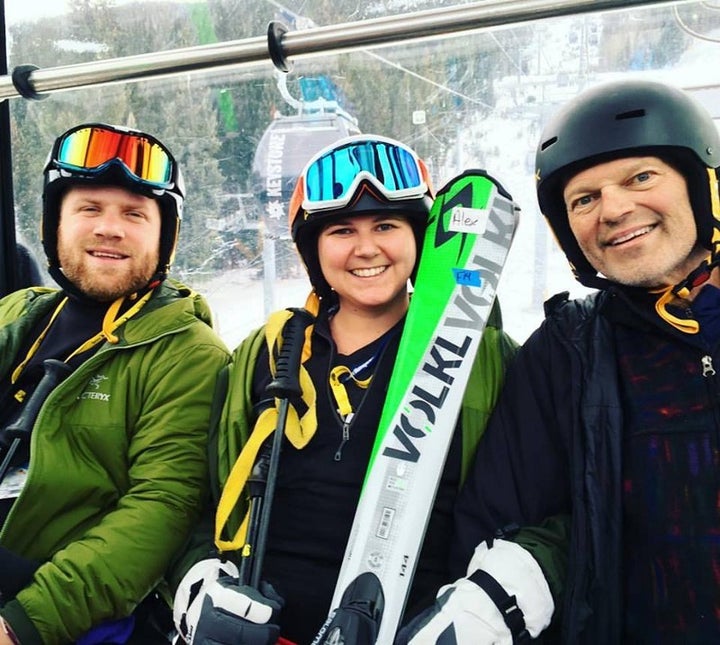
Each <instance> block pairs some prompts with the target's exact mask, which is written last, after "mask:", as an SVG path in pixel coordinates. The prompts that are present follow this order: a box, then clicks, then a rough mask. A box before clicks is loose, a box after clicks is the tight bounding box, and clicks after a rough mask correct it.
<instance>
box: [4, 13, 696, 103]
mask: <svg viewBox="0 0 720 645" xmlns="http://www.w3.org/2000/svg"><path fill="white" fill-rule="evenodd" d="M688 1H689V0H485V1H483V2H475V3H471V4H466V5H458V6H454V7H447V8H439V9H430V10H426V11H418V12H412V13H406V14H400V15H395V16H386V17H382V18H376V19H371V20H363V21H357V22H348V23H342V24H337V25H328V26H323V27H316V28H312V29H306V30H302V31H293V32H287V33H285V31H284V30H283V29H282V28H280V29H277V26H278V25H277V23H275V26H276V29H272V28H269V29H268V35H267V37H253V38H247V39H243V40H235V41H228V42H223V43H215V44H211V45H199V46H195V47H185V48H182V49H172V50H167V51H161V52H152V53H149V54H140V55H135V56H125V57H122V58H110V59H105V60H100V61H91V62H86V63H77V64H74V65H62V66H59V67H51V68H46V69H37V68H35V67H33V66H30V65H22V66H19V67H17V68H15V69H14V70H13V73H12V74H8V75H4V76H0V101H2V100H4V99H8V98H15V97H18V96H24V97H25V98H30V99H39V98H42V97H43V96H44V95H47V94H49V93H53V92H60V91H63V90H71V89H77V88H81V87H89V86H99V85H106V84H109V83H124V82H132V81H140V80H144V79H150V78H159V77H162V76H171V75H177V74H184V73H190V72H198V71H201V70H208V69H219V68H232V69H237V68H245V67H251V66H257V65H267V64H268V63H269V62H270V61H271V60H272V61H273V62H274V64H275V65H276V67H278V68H280V69H284V70H287V68H288V67H289V61H290V60H300V59H304V58H309V57H311V56H327V55H328V54H334V53H339V52H346V51H352V50H358V49H367V48H371V47H378V46H382V45H389V44H392V43H396V42H407V41H411V40H413V41H415V40H421V39H428V38H435V37H440V36H444V35H448V34H453V33H461V32H469V31H477V30H481V29H485V28H488V27H495V26H500V25H505V24H512V23H518V22H527V21H534V20H539V19H544V18H552V17H557V16H566V15H571V14H572V15H576V14H582V13H590V12H593V13H594V12H599V11H604V10H611V9H630V8H634V7H639V6H645V5H659V4H684V3H686V2H688ZM271 27H272V23H271ZM271 53H272V57H271Z"/></svg>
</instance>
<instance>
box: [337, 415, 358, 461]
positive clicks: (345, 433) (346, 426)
mask: <svg viewBox="0 0 720 645" xmlns="http://www.w3.org/2000/svg"><path fill="white" fill-rule="evenodd" d="M354 416H355V413H354V412H348V414H347V416H346V417H345V418H344V419H343V427H342V441H341V442H340V445H339V446H338V449H337V451H336V452H335V461H340V460H341V459H342V451H343V448H344V447H345V444H346V443H347V442H348V441H350V423H351V422H352V419H353V417H354Z"/></svg>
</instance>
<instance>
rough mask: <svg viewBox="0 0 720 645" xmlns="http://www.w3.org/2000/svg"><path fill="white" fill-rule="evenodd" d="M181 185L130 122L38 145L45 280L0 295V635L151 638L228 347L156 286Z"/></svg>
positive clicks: (177, 290)
mask: <svg viewBox="0 0 720 645" xmlns="http://www.w3.org/2000/svg"><path fill="white" fill-rule="evenodd" d="M183 197H184V186H183V182H182V177H181V174H180V170H179V168H178V167H177V164H176V162H175V159H174V157H173V156H172V155H171V154H170V152H169V150H168V149H167V148H166V147H165V146H164V145H163V144H162V143H161V142H160V141H158V140H157V139H155V138H154V137H152V136H150V135H147V134H145V133H143V132H139V131H136V130H131V129H128V128H123V127H118V126H109V125H105V124H99V123H91V124H82V125H79V126H77V127H75V128H72V129H71V130H68V131H67V132H65V133H64V134H63V135H61V136H60V137H59V138H58V139H57V140H56V141H55V144H54V146H53V149H52V151H51V153H50V156H49V159H48V162H47V165H46V167H45V174H44V191H43V220H42V233H43V246H44V249H45V252H46V255H47V259H48V270H49V272H50V275H51V276H52V277H53V278H54V280H55V281H56V282H57V283H58V284H59V285H60V287H61V288H60V289H59V290H58V289H39V288H30V289H24V290H20V291H17V292H15V293H13V294H11V295H9V296H7V297H6V298H5V299H3V300H2V301H0V402H1V403H0V529H1V530H0V572H2V573H0V645H7V644H8V643H17V642H21V643H23V645H27V644H33V643H37V644H40V643H81V644H82V645H93V644H94V643H143V644H145V643H160V642H163V638H164V637H165V636H166V635H165V634H161V633H159V632H157V633H153V632H151V631H150V628H149V626H148V621H149V612H150V609H151V607H152V608H153V610H154V609H155V607H156V606H159V607H161V606H162V602H164V599H169V595H168V591H169V590H168V589H167V585H166V584H165V583H164V582H163V576H164V574H165V572H166V569H167V568H168V565H169V563H170V561H171V559H172V558H173V556H174V555H175V554H176V552H178V551H179V550H180V548H181V547H182V546H184V542H185V540H186V538H187V536H188V534H189V531H190V529H191V527H192V525H193V523H194V522H195V521H196V518H197V516H198V514H199V507H200V503H201V500H202V498H203V492H204V490H205V489H206V485H205V480H206V474H207V460H206V440H207V427H208V425H209V417H210V404H211V399H212V392H213V388H214V383H215V379H216V375H217V373H218V372H219V370H220V369H221V368H222V367H223V366H224V365H225V364H226V363H227V360H228V358H229V355H228V351H227V349H226V348H225V346H224V345H223V343H222V341H220V339H219V338H218V337H217V336H216V334H215V333H214V332H213V331H212V329H211V327H210V311H209V308H208V307H207V305H206V303H205V302H204V301H203V300H202V299H201V298H200V297H199V296H198V295H197V294H195V293H193V292H192V291H191V290H190V289H188V288H186V287H184V286H182V285H180V284H178V283H175V282H172V281H170V280H166V277H167V272H168V269H169V267H170V263H171V261H172V256H173V253H174V250H175V244H176V241H177V233H178V228H179V222H180V219H181V213H182V204H183ZM189 365H192V368H193V369H192V370H190V369H188V367H189ZM161 596H164V599H163V600H161ZM165 607H166V611H167V617H168V618H169V608H168V607H167V603H166V604H165ZM168 624H169V623H168Z"/></svg>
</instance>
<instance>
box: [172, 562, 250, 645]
mask: <svg viewBox="0 0 720 645" xmlns="http://www.w3.org/2000/svg"><path fill="white" fill-rule="evenodd" d="M239 575H240V572H239V571H238V568H237V567H236V566H235V563H234V562H230V561H229V560H220V559H219V558H210V559H208V560H201V561H200V562H198V563H197V564H195V565H193V566H192V568H191V569H190V570H189V571H188V572H187V573H186V574H185V576H183V579H182V580H181V581H180V584H179V585H178V588H177V591H176V592H175V601H174V602H173V622H174V623H175V628H176V629H177V630H178V634H180V637H181V638H182V639H183V640H184V641H185V642H186V643H188V644H192V642H193V639H192V636H193V633H194V631H195V628H196V627H197V621H198V618H200V610H201V609H202V598H203V596H204V595H205V593H206V592H207V588H208V586H209V585H211V584H213V583H215V582H217V581H218V579H219V578H221V577H224V576H230V577H232V578H236V577H238V576H239Z"/></svg>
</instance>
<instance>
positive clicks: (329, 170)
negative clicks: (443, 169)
mask: <svg viewBox="0 0 720 645" xmlns="http://www.w3.org/2000/svg"><path fill="white" fill-rule="evenodd" d="M363 180H367V181H369V182H370V183H371V184H372V185H373V186H375V187H376V188H377V189H378V190H379V191H380V193H381V194H382V195H383V196H384V197H385V198H386V199H388V200H397V199H409V198H414V197H417V198H420V197H423V196H424V195H425V194H426V193H427V192H428V190H429V188H428V185H427V183H426V181H425V173H424V172H423V169H422V167H421V162H420V160H419V159H418V157H417V155H416V154H415V153H414V152H413V151H412V150H410V148H407V147H406V146H404V145H402V144H401V143H398V142H397V141H393V140H392V139H384V138H381V137H373V138H372V139H368V138H363V137H362V136H360V137H357V138H355V137H354V138H353V140H348V142H347V143H345V144H343V145H341V146H338V147H335V148H331V149H329V150H326V151H321V152H320V153H318V155H317V156H316V157H315V158H314V159H312V160H311V161H310V162H309V163H308V165H307V167H306V171H305V175H304V177H303V181H304V184H305V185H304V189H305V190H304V200H303V204H302V207H303V209H304V210H305V211H308V212H313V211H318V210H326V209H334V208H342V207H343V206H347V205H348V204H349V203H350V202H351V201H352V199H353V197H354V196H355V193H356V191H357V189H358V186H359V185H360V183H361V182H362V181H363Z"/></svg>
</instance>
